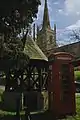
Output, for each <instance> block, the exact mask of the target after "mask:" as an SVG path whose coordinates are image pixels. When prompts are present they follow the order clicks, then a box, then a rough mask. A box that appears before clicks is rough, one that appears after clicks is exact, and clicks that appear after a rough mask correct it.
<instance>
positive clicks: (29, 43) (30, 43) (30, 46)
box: [24, 36, 48, 61]
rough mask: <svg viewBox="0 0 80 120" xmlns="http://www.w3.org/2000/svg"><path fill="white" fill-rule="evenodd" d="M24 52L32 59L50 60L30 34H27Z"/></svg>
mask: <svg viewBox="0 0 80 120" xmlns="http://www.w3.org/2000/svg"><path fill="white" fill-rule="evenodd" d="M24 53H26V54H27V55H28V56H29V57H30V59H34V60H44V61H48V58H47V57H46V56H45V55H44V53H43V52H42V51H41V49H40V48H39V47H38V45H37V44H36V42H35V41H34V40H33V39H32V38H31V37H30V36H27V40H26V44H25V48H24Z"/></svg>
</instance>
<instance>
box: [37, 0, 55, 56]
mask: <svg viewBox="0 0 80 120" xmlns="http://www.w3.org/2000/svg"><path fill="white" fill-rule="evenodd" d="M36 42H37V44H38V46H39V47H40V49H41V50H42V51H43V52H44V53H45V54H46V53H47V52H48V51H50V50H51V49H54V47H56V25H55V24H54V30H52V29H51V26H50V20H49V13H48V7H47V0H45V6H44V15H43V23H42V29H41V30H39V27H38V26H37V41H36Z"/></svg>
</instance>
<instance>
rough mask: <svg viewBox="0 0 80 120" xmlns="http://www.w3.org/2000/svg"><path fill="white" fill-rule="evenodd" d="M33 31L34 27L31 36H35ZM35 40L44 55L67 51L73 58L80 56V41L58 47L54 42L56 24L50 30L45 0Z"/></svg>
mask: <svg viewBox="0 0 80 120" xmlns="http://www.w3.org/2000/svg"><path fill="white" fill-rule="evenodd" d="M34 33H35V29H34V31H33V36H34V37H33V38H35V34H34ZM35 42H36V44H37V45H38V46H39V48H40V49H41V50H42V52H43V53H44V54H45V55H46V56H48V55H49V54H50V53H53V52H69V53H71V54H73V55H74V57H75V59H79V58H80V53H79V51H80V42H76V43H72V44H68V45H64V46H61V47H58V45H57V43H56V24H54V29H53V30H52V29H51V26H50V19H49V11H48V6H47V0H45V5H44V14H43V22H42V28H41V29H39V27H38V26H37V38H36V40H35Z"/></svg>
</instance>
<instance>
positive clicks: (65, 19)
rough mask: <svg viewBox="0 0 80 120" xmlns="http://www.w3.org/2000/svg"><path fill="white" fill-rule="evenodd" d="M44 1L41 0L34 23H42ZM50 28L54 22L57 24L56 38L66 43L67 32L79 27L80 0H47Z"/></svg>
mask: <svg viewBox="0 0 80 120" xmlns="http://www.w3.org/2000/svg"><path fill="white" fill-rule="evenodd" d="M44 2H45V0H41V5H40V6H39V10H38V14H37V19H36V23H37V24H38V25H41V24H42V20H43V13H44ZM47 2H48V10H49V18H50V24H51V28H52V29H53V26H54V23H56V26H57V39H58V40H61V42H63V43H62V44H65V43H68V40H69V39H68V38H67V37H68V33H69V32H70V31H71V30H74V29H77V28H80V0H47Z"/></svg>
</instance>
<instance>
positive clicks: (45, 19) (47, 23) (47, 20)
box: [42, 0, 50, 28]
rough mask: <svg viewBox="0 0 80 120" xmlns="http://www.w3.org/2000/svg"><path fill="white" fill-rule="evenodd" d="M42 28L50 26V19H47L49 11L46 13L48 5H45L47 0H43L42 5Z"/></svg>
mask: <svg viewBox="0 0 80 120" xmlns="http://www.w3.org/2000/svg"><path fill="white" fill-rule="evenodd" d="M42 27H43V28H50V21H49V13H48V7H47V0H45V6H44V16H43V26H42Z"/></svg>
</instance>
